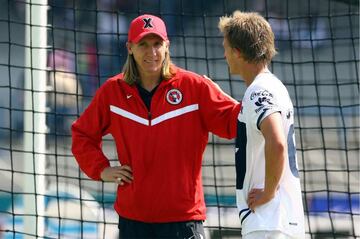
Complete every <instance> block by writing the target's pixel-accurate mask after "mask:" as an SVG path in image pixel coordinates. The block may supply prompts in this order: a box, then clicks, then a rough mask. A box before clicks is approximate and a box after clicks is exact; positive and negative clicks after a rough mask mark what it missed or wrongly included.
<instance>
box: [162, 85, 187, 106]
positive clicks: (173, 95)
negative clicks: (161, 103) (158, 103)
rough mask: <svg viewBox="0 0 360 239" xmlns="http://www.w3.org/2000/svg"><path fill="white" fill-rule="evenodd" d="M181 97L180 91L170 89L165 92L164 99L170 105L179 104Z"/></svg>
mask: <svg viewBox="0 0 360 239" xmlns="http://www.w3.org/2000/svg"><path fill="white" fill-rule="evenodd" d="M182 98H183V96H182V93H181V92H180V91H179V90H178V89H171V90H169V91H168V93H167V94H166V101H167V102H168V103H169V104H172V105H177V104H180V102H181V101H182Z"/></svg>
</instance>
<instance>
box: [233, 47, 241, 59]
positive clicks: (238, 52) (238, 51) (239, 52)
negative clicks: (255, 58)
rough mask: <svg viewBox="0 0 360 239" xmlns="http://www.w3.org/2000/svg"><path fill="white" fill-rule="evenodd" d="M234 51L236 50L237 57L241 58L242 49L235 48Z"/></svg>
mask: <svg viewBox="0 0 360 239" xmlns="http://www.w3.org/2000/svg"><path fill="white" fill-rule="evenodd" d="M233 51H234V54H235V56H236V57H237V58H240V57H241V56H242V55H241V51H240V50H239V49H238V48H235V47H234V48H233Z"/></svg>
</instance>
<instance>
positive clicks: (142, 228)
mask: <svg viewBox="0 0 360 239" xmlns="http://www.w3.org/2000/svg"><path fill="white" fill-rule="evenodd" d="M118 228H119V230H120V232H119V233H120V237H119V238H120V239H130V238H131V239H133V238H144V239H145V238H169V239H170V238H172V239H177V238H179V239H180V238H181V239H183V238H191V239H204V238H205V233H204V226H203V222H202V221H187V222H171V223H144V222H139V221H134V220H130V219H126V218H123V217H119V225H118Z"/></svg>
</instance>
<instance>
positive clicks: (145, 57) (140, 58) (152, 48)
mask: <svg viewBox="0 0 360 239" xmlns="http://www.w3.org/2000/svg"><path fill="white" fill-rule="evenodd" d="M168 49H169V48H168V43H167V42H165V41H164V40H163V39H161V38H160V37H159V36H157V35H155V34H149V35H147V36H145V37H143V38H142V39H141V40H140V41H139V42H138V43H136V44H133V43H129V44H128V51H129V53H130V54H133V56H134V59H135V62H136V64H137V67H138V70H139V72H140V75H143V76H147V75H157V74H159V75H160V72H161V68H162V66H163V62H164V59H165V54H167V52H168Z"/></svg>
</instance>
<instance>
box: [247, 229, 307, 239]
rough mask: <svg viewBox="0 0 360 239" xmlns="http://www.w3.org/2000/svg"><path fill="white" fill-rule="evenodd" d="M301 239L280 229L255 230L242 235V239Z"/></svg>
mask: <svg viewBox="0 0 360 239" xmlns="http://www.w3.org/2000/svg"><path fill="white" fill-rule="evenodd" d="M259 238H262V239H303V238H297V237H291V236H289V235H287V234H284V233H282V232H281V231H255V232H250V233H248V234H246V235H243V236H242V239H259Z"/></svg>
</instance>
